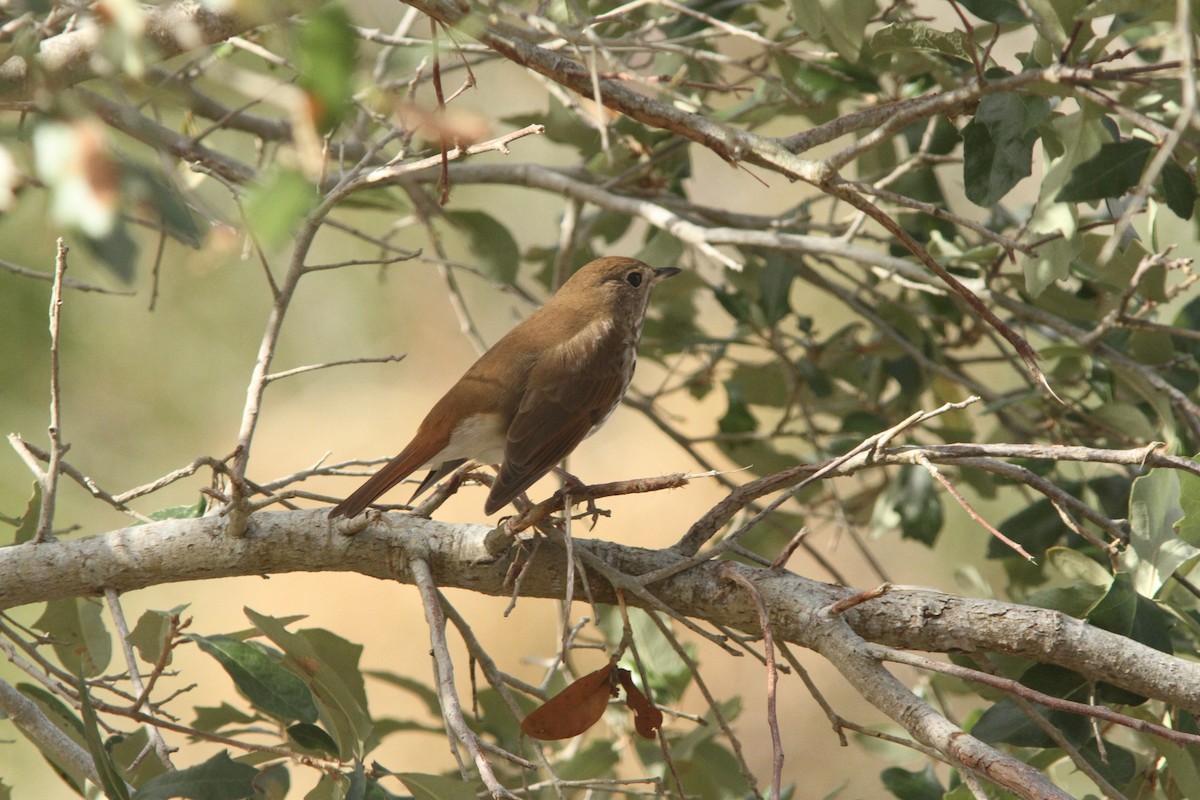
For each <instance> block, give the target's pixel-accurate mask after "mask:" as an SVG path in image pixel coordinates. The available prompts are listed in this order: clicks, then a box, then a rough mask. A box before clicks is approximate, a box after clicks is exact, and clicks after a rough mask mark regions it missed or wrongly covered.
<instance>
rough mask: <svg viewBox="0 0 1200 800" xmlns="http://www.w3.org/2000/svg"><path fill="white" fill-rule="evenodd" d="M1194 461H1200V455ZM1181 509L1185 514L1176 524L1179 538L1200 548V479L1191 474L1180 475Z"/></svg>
mask: <svg viewBox="0 0 1200 800" xmlns="http://www.w3.org/2000/svg"><path fill="white" fill-rule="evenodd" d="M1192 460H1193V461H1200V455H1196V456H1192ZM1179 508H1180V510H1181V511H1182V512H1183V516H1181V517H1180V518H1179V521H1178V522H1177V523H1176V524H1175V530H1176V532H1177V533H1178V534H1179V538H1180V539H1182V540H1183V541H1185V542H1187V543H1188V544H1190V545H1195V546H1198V547H1200V477H1197V476H1195V475H1193V474H1191V473H1190V472H1180V473H1179Z"/></svg>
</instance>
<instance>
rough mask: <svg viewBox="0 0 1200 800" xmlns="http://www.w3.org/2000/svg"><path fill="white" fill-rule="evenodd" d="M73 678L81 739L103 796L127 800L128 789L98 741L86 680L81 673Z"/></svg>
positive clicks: (119, 772) (109, 755) (113, 799)
mask: <svg viewBox="0 0 1200 800" xmlns="http://www.w3.org/2000/svg"><path fill="white" fill-rule="evenodd" d="M75 677H76V680H75V690H76V692H78V694H79V714H80V716H81V717H82V718H83V739H84V741H85V742H86V743H87V750H88V754H89V755H90V756H91V757H92V763H93V764H94V765H95V766H96V773H97V774H98V775H99V777H100V786H101V788H102V789H103V790H104V796H105V797H107V798H108V799H109V800H129V787H128V786H127V785H126V784H125V779H124V778H122V777H121V771H120V770H118V769H117V765H116V764H114V763H113V760H112V755H111V754H110V753H109V752H108V750H106V749H105V747H104V742H103V741H102V740H101V739H100V721H99V720H98V719H97V718H96V709H95V708H94V707H93V706H92V698H91V696H90V695H89V694H88V688H87V680H86V679H85V678H84V676H83V674H82V673H76V676H75Z"/></svg>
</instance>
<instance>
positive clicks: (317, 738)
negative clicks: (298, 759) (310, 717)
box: [287, 722, 338, 758]
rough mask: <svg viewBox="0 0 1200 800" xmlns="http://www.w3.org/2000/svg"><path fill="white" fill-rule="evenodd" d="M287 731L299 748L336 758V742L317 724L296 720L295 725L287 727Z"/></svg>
mask: <svg viewBox="0 0 1200 800" xmlns="http://www.w3.org/2000/svg"><path fill="white" fill-rule="evenodd" d="M287 733H288V738H290V739H291V740H292V741H293V742H295V743H296V744H297V745H298V746H299V747H300V748H301V749H303V750H307V751H308V752H310V753H317V754H319V755H323V756H329V757H330V758H337V755H338V745H337V742H335V741H334V740H333V737H332V736H330V735H329V733H328V732H327V731H326V730H325V729H324V728H322V727H320V726H319V725H311V724H309V723H307V722H297V723H296V724H295V725H291V726H289V727H288V729H287Z"/></svg>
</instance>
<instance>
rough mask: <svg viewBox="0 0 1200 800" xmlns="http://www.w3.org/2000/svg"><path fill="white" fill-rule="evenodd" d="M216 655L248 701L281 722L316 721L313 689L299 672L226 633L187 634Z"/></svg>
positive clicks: (202, 648)
mask: <svg viewBox="0 0 1200 800" xmlns="http://www.w3.org/2000/svg"><path fill="white" fill-rule="evenodd" d="M188 638H189V639H191V640H192V641H193V642H195V643H196V644H197V645H198V646H199V647H200V649H201V650H203V651H204V652H206V653H208V654H209V655H210V656H212V657H213V658H215V659H216V660H217V662H218V663H220V665H221V666H222V667H224V668H225V671H226V672H227V673H229V677H230V678H232V679H233V683H234V685H235V686H237V688H238V691H240V692H241V693H242V694H243V695H245V697H246V699H247V700H249V701H250V703H251V705H253V706H254V707H255V708H257V709H259V710H260V711H262V712H263V713H264V714H268V715H270V716H272V717H274V718H275V719H278V720H280V721H282V722H291V721H292V720H300V721H301V722H310V723H311V722H316V721H317V705H316V702H315V701H314V700H313V693H312V691H311V690H310V689H309V688H308V686H307V685H306V684H305V682H304V680H303V679H301V678H300V677H299V676H298V675H296V674H295V673H293V672H291V671H290V670H288V669H286V668H285V667H283V666H281V665H280V664H279V663H277V662H276V661H275V660H274V659H272V658H271V657H270V656H268V655H267V654H266V653H265V652H263V650H262V649H261V648H259V647H256V646H254V645H252V644H247V643H246V642H239V641H238V640H237V639H232V638H230V637H228V636H196V635H192V636H189V637H188Z"/></svg>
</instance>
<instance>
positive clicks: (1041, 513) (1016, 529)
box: [987, 498, 1067, 562]
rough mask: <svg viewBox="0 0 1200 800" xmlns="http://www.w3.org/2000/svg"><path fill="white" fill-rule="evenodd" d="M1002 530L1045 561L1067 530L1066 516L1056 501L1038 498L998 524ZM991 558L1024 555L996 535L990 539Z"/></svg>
mask: <svg viewBox="0 0 1200 800" xmlns="http://www.w3.org/2000/svg"><path fill="white" fill-rule="evenodd" d="M996 527H997V528H999V530H1000V532H1001V533H1003V534H1004V535H1005V536H1007V537H1008V538H1009V539H1012V540H1013V541H1014V542H1016V543H1017V544H1019V545H1021V546H1022V547H1024V548H1025V550H1026V551H1027V552H1028V553H1029V554H1030V555H1031V556H1033V557H1034V558H1035V559H1037V560H1038V562H1041V561H1043V560H1044V558H1043V556H1044V554H1045V552H1046V549H1047V548H1049V547H1050V546H1051V545H1053V544H1055V543H1056V542H1058V540H1059V539H1060V538H1061V537H1062V535H1063V534H1064V533H1065V532H1066V530H1067V528H1066V525H1064V524H1063V521H1062V517H1060V516H1059V515H1058V512H1057V511H1055V510H1054V506H1053V504H1051V502H1050V501H1049V500H1047V499H1045V498H1043V499H1041V500H1035V501H1034V502H1033V503H1030V504H1029V505H1027V506H1025V507H1024V508H1022V509H1021V510H1020V511H1018V512H1016V513H1015V514H1013V515H1012V516H1010V517H1008V518H1007V519H1005V520H1004V521H1003V522H1001V523H1000V524H999V525H998V526H996ZM987 556H988V558H1022V557H1021V555H1020V554H1018V553H1017V552H1016V551H1014V550H1013V549H1012V548H1011V547H1009V546H1008V545H1006V544H1005V543H1004V542H1002V541H1000V540H999V539H997V538H995V537H994V536H993V537H992V538H991V539H990V540H989V541H988V553H987Z"/></svg>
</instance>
